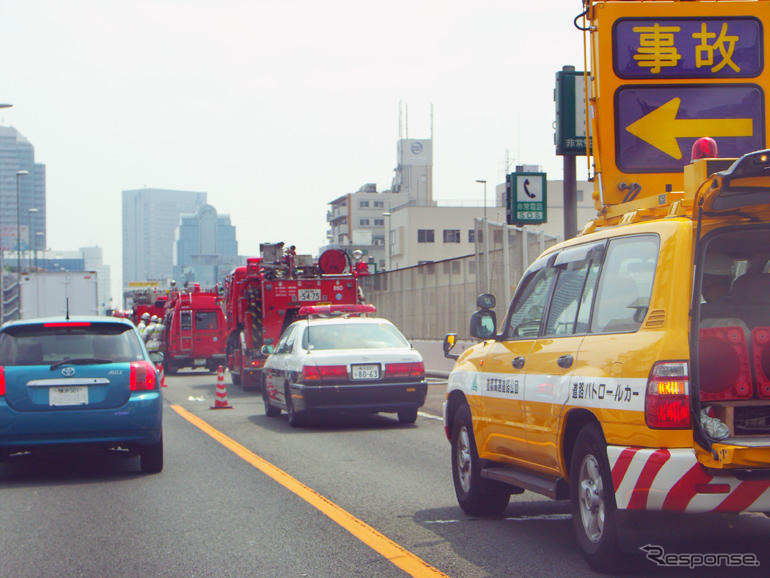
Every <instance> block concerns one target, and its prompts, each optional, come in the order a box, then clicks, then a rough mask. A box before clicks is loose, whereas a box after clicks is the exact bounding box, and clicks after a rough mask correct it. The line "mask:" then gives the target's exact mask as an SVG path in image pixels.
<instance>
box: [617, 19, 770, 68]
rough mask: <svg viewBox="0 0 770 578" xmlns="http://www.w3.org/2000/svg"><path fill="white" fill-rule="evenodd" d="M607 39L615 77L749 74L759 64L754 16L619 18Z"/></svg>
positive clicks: (759, 38)
mask: <svg viewBox="0 0 770 578" xmlns="http://www.w3.org/2000/svg"><path fill="white" fill-rule="evenodd" d="M612 40H613V56H614V62H613V66H614V68H615V74H616V75H617V76H618V77H620V78H750V77H754V76H757V75H759V74H760V73H761V72H762V69H763V66H764V63H763V60H762V54H763V40H762V23H761V22H760V21H759V20H758V19H756V18H737V17H736V18H654V19H652V18H649V19H648V18H633V19H625V18H623V19H619V20H617V21H616V22H615V26H614V28H613V34H612Z"/></svg>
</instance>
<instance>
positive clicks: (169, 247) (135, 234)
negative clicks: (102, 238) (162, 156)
mask: <svg viewBox="0 0 770 578" xmlns="http://www.w3.org/2000/svg"><path fill="white" fill-rule="evenodd" d="M205 204H206V193H202V192H196V191H177V190H170V189H151V188H147V189H134V190H128V191H123V286H124V287H128V286H129V284H130V283H138V282H145V281H167V280H170V279H172V278H173V271H174V234H175V231H176V228H177V227H178V226H179V218H180V216H181V215H182V214H184V213H195V212H196V211H197V210H198V209H199V208H200V207H201V206H203V205H205Z"/></svg>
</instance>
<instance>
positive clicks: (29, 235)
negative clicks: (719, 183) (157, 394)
mask: <svg viewBox="0 0 770 578" xmlns="http://www.w3.org/2000/svg"><path fill="white" fill-rule="evenodd" d="M35 213H37V209H36V208H35V207H30V208H29V209H27V217H28V219H27V244H28V245H29V251H30V255H29V268H30V269H32V251H33V250H34V249H33V248H32V247H33V245H32V243H33V241H34V239H35V235H33V234H32V217H33V216H34V214H35Z"/></svg>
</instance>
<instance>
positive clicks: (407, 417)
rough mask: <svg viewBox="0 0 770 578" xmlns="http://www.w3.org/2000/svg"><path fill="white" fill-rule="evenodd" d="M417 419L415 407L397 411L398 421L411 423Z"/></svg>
mask: <svg viewBox="0 0 770 578" xmlns="http://www.w3.org/2000/svg"><path fill="white" fill-rule="evenodd" d="M416 421H417V408H416V407H411V408H409V409H402V410H401V411H399V412H398V423H402V424H411V423H414V422H416Z"/></svg>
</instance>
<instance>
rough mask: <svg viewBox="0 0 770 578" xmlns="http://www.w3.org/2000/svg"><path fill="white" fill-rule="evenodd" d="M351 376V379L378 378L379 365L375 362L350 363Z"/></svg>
mask: <svg viewBox="0 0 770 578" xmlns="http://www.w3.org/2000/svg"><path fill="white" fill-rule="evenodd" d="M350 370H351V372H350V373H351V376H352V377H353V379H379V378H380V366H379V365H377V364H376V363H375V364H370V365H352V366H351V367H350Z"/></svg>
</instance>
